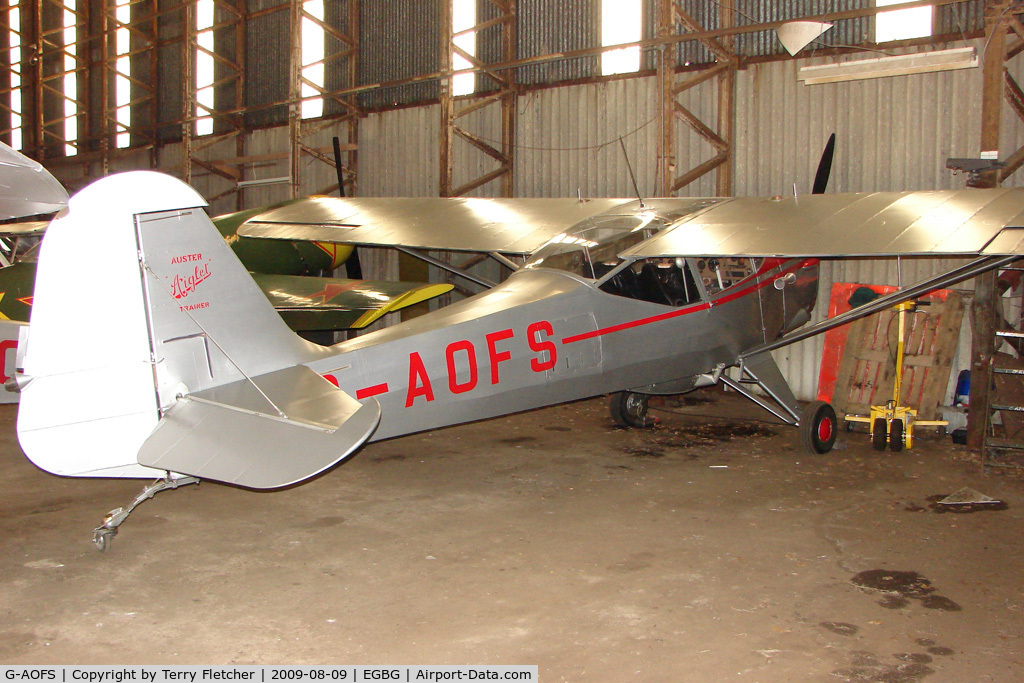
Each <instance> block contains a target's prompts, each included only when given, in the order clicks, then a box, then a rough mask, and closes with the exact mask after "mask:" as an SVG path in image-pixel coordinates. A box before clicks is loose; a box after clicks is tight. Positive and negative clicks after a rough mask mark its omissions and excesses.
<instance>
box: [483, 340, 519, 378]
mask: <svg viewBox="0 0 1024 683" xmlns="http://www.w3.org/2000/svg"><path fill="white" fill-rule="evenodd" d="M513 336H514V334H513V332H512V330H511V329H509V330H500V331H498V332H491V333H490V334H489V335H487V358H488V360H490V363H491V384H497V383H498V363H500V362H502V361H504V360H512V352H511V351H498V348H497V344H498V342H500V341H503V340H505V339H511V338H512V337H513Z"/></svg>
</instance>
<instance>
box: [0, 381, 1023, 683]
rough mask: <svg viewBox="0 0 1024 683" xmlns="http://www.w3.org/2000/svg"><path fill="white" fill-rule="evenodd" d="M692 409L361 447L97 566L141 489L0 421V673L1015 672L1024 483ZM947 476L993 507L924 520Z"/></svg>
mask: <svg viewBox="0 0 1024 683" xmlns="http://www.w3.org/2000/svg"><path fill="white" fill-rule="evenodd" d="M704 398H705V399H709V400H710V402H709V403H698V404H696V405H690V406H682V407H680V406H668V408H669V410H670V412H659V413H658V414H659V415H660V417H661V418H662V424H661V425H660V426H659V427H658V428H656V429H652V430H646V431H625V430H618V429H614V428H612V427H611V426H610V421H609V419H608V418H607V416H606V411H605V406H604V402H603V401H600V400H594V401H586V402H580V403H575V404H570V405H565V406H559V407H555V408H550V409H547V410H542V411H536V412H532V413H526V414H522V415H516V416H512V417H508V418H502V419H497V420H491V421H488V422H483V423H478V424H472V425H467V426H462V427H457V428H451V429H446V430H442V431H438V432H433V433H428V434H422V435H416V436H411V437H406V438H402V439H396V440H393V441H389V442H385V443H379V444H373V445H371V446H369V447H367V448H365V449H364V450H363V451H362V452H361V453H360V454H359V455H358V456H357V457H356V458H355V459H354V460H352V461H351V462H349V463H347V464H345V465H343V466H342V467H339V468H337V469H335V470H333V471H331V472H329V473H327V474H326V475H325V476H321V477H320V478H318V479H316V480H315V481H312V482H310V483H308V484H306V485H303V486H298V487H295V488H292V489H289V490H284V491H278V492H272V493H254V492H249V491H244V490H239V489H233V488H229V487H225V486H219V485H216V484H206V483H204V484H202V485H200V486H199V487H195V486H191V487H187V488H184V489H181V490H178V491H173V492H166V493H162V494H160V495H159V496H157V497H156V498H155V499H154V500H151V501H148V502H147V503H145V504H144V505H143V506H142V507H140V508H139V509H138V510H137V511H136V512H135V513H134V514H133V515H132V517H131V518H130V519H129V520H128V522H127V523H126V525H125V527H124V528H123V530H122V532H121V533H120V535H119V536H118V537H117V538H116V540H115V541H114V542H113V545H112V547H111V549H110V550H109V551H108V552H106V553H102V554H101V553H99V552H97V551H96V550H95V549H94V547H93V546H92V544H91V542H90V539H91V529H92V527H93V526H95V524H96V523H98V522H99V520H100V518H101V517H102V515H103V513H105V512H106V511H107V510H109V509H110V508H113V507H116V506H118V505H122V504H125V503H127V502H128V501H129V500H130V499H131V498H132V497H133V496H134V495H135V494H136V493H137V491H138V490H139V489H140V484H139V482H131V481H102V480H95V481H93V480H72V479H61V478H57V477H53V476H50V475H47V474H44V473H43V472H41V471H39V470H37V469H35V468H34V467H33V466H32V465H31V464H30V463H29V462H28V461H27V460H25V458H24V457H23V456H22V455H21V454H20V451H19V449H18V446H17V442H16V439H15V436H14V417H15V410H16V409H15V408H12V407H9V406H3V407H2V408H0V479H2V481H3V490H4V495H3V497H2V500H0V510H2V512H0V519H2V524H3V527H2V535H0V548H2V554H0V606H2V610H3V622H2V624H0V662H3V663H8V664H14V663H20V664H34V663H64V664H72V663H76V664H103V663H111V664H158V663H171V664H173V663H179V664H207V663H209V664H228V663H265V664H272V663H312V664H320V663H340V664H513V663H514V664H537V665H539V667H540V675H541V680H543V681H669V680H671V681H762V682H764V681H837V680H838V681H844V680H847V681H884V682H886V683H900V682H905V683H914V682H917V681H929V682H932V681H934V682H935V683H938V682H940V681H968V680H969V681H1007V682H1010V681H1020V680H1024V482H1022V481H1021V480H1019V479H1014V478H1008V477H999V476H992V477H983V476H981V475H980V474H979V472H978V470H977V467H976V466H975V465H973V464H972V463H970V462H969V461H968V459H967V456H966V453H965V452H964V451H962V450H960V449H959V447H955V446H952V445H951V444H949V442H948V440H947V439H945V438H943V439H938V438H935V437H933V438H932V439H930V440H927V441H924V440H922V441H921V442H920V443H919V444H918V446H917V448H915V449H914V450H913V451H912V452H911V453H909V454H902V455H898V456H893V455H887V454H880V453H877V452H875V451H873V450H871V449H870V447H869V446H868V444H867V437H866V436H864V435H846V434H843V435H842V439H843V443H841V444H840V446H841V447H842V448H841V450H838V451H836V452H834V453H833V454H830V455H828V456H823V457H820V458H813V457H809V456H807V455H803V454H800V453H796V452H794V450H793V448H792V444H793V442H794V440H793V436H794V434H793V432H792V430H791V429H790V428H786V427H782V426H777V425H771V424H766V423H764V422H751V421H747V420H745V419H743V418H745V417H753V418H760V417H761V415H762V414H761V413H760V412H758V411H757V410H756V409H752V408H751V407H748V405H747V404H745V403H743V404H740V403H738V402H737V401H738V400H740V399H736V398H735V397H723V396H721V395H720V394H717V393H716V392H714V391H711V392H710V393H706V394H704ZM685 412H688V413H691V414H701V415H722V414H727V415H731V416H732V418H731V419H729V420H722V419H708V418H707V417H700V418H694V417H692V416H687V415H681V414H680V413H685ZM963 486H970V487H973V488H975V489H977V490H979V491H982V492H984V493H986V494H988V495H990V496H993V497H996V498H1000V499H1002V500H1005V501H1006V502H1007V503H1008V507H1006V509H1001V510H985V511H979V512H974V513H970V514H953V513H948V512H947V513H940V512H938V511H937V510H936V509H935V508H934V506H933V503H934V500H935V497H936V496H941V495H944V494H948V493H951V492H952V491H955V490H957V489H960V488H961V487H963ZM873 586H874V587H873ZM877 587H881V588H884V589H885V590H884V591H882V590H878V588H877Z"/></svg>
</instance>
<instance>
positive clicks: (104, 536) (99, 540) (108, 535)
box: [92, 527, 117, 553]
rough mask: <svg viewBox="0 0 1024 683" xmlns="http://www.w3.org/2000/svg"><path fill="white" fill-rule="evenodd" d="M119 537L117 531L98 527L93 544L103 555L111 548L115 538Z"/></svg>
mask: <svg viewBox="0 0 1024 683" xmlns="http://www.w3.org/2000/svg"><path fill="white" fill-rule="evenodd" d="M116 535H117V529H116V528H114V529H107V528H105V527H97V528H96V529H95V530H94V531H93V534H92V542H93V543H95V544H96V549H97V550H99V551H100V552H101V553H102V552H106V550H107V548H109V547H110V542H111V541H113V540H114V536H116Z"/></svg>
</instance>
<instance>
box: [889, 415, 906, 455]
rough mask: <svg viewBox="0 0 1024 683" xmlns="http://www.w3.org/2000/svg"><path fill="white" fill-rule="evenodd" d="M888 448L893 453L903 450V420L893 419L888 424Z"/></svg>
mask: <svg viewBox="0 0 1024 683" xmlns="http://www.w3.org/2000/svg"><path fill="white" fill-rule="evenodd" d="M889 450H891V451H892V452H893V453H899V452H900V451H902V450H903V420H893V421H892V423H891V424H890V425H889Z"/></svg>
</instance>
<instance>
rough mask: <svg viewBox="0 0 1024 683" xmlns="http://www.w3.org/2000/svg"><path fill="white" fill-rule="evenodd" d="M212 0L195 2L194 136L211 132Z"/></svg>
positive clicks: (212, 101)
mask: <svg viewBox="0 0 1024 683" xmlns="http://www.w3.org/2000/svg"><path fill="white" fill-rule="evenodd" d="M213 10H214V4H213V0H197V1H196V135H209V134H210V133H212V132H213V117H212V116H210V113H211V112H213V103H214V100H213Z"/></svg>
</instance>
